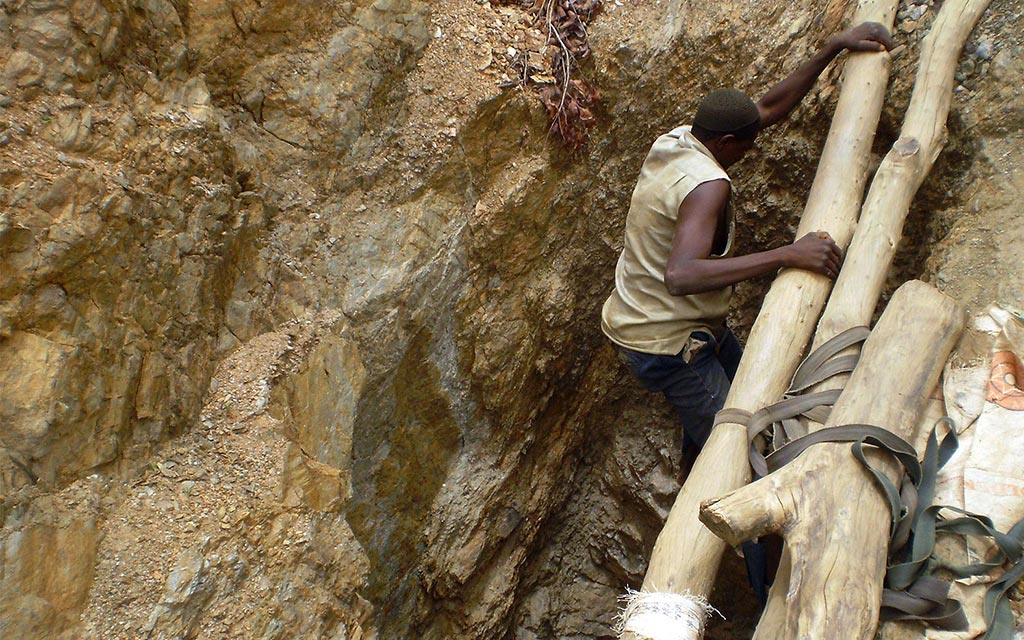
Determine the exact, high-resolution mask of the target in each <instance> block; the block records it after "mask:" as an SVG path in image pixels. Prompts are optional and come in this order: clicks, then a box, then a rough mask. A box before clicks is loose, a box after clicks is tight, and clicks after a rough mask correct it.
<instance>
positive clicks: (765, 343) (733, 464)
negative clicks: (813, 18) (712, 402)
mask: <svg viewBox="0 0 1024 640" xmlns="http://www.w3.org/2000/svg"><path fill="white" fill-rule="evenodd" d="M896 6H897V2H896V0H861V2H860V3H859V5H858V10H857V12H856V15H855V17H854V22H855V23H859V22H864V21H874V22H880V23H882V24H884V25H886V26H889V27H891V25H892V22H893V18H894V17H895V14H896ZM848 56H849V57H848V59H847V62H846V67H845V69H844V80H843V89H842V91H841V93H840V97H839V103H838V105H837V107H836V113H835V116H834V117H833V120H832V126H831V128H830V129H829V135H828V139H827V141H826V143H825V148H824V150H823V152H822V158H821V161H820V162H819V165H818V172H817V174H816V176H815V180H814V183H813V185H812V187H811V192H810V194H809V195H808V201H807V205H806V207H805V209H804V212H803V215H802V217H801V223H800V227H799V229H798V230H797V237H801V236H802V235H804V234H805V233H808V232H811V231H817V230H827V231H828V232H829V233H830V234H831V235H832V237H833V238H834V239H835V241H836V243H837V244H839V246H840V247H844V248H845V247H846V246H847V245H848V244H849V242H850V237H851V235H852V233H853V228H854V225H855V224H856V219H857V213H858V211H859V209H860V203H861V194H862V193H863V190H864V185H865V183H866V181H867V170H868V161H869V158H870V149H871V142H872V140H873V139H874V135H875V128H876V126H877V124H878V118H879V115H880V113H881V108H882V102H883V99H884V97H885V89H886V85H887V84H888V78H889V69H890V65H891V61H890V58H889V54H888V53H886V52H864V53H850V54H848ZM831 284H832V283H831V281H830V280H829V279H828V278H826V277H824V276H820V275H817V274H813V273H810V272H807V271H800V270H795V269H786V270H783V271H782V272H781V273H780V275H779V277H778V278H776V280H775V282H774V283H773V285H772V287H771V290H770V291H769V292H768V295H767V296H766V297H765V302H764V304H763V306H762V308H761V312H760V313H759V315H758V318H757V321H756V322H755V324H754V327H753V329H752V331H751V334H750V337H749V338H748V340H747V346H746V350H745V353H744V355H743V359H742V361H741V363H740V366H739V370H738V371H737V373H736V377H735V379H734V381H733V384H732V390H731V391H730V393H729V396H728V398H727V399H726V403H725V406H726V407H732V408H738V409H745V410H747V411H755V410H757V409H760V408H761V407H763V406H765V405H767V404H769V403H771V402H774V401H775V400H777V399H778V398H779V397H780V396H781V394H782V392H783V391H784V390H785V388H786V384H787V382H788V381H789V379H790V378H791V377H792V375H793V372H794V371H795V369H796V367H797V365H798V364H799V360H800V357H801V356H802V354H803V352H804V349H805V348H806V346H807V343H808V342H809V341H810V338H811V333H812V331H813V329H814V325H815V323H816V322H817V319H818V315H819V313H820V312H821V309H822V308H823V307H824V305H825V300H826V298H827V296H828V292H829V290H830V289H831ZM746 451H747V441H746V429H745V428H744V427H743V426H742V425H738V424H722V425H719V426H717V427H716V428H715V429H714V431H713V432H712V434H711V437H710V439H709V440H708V442H707V443H706V444H705V446H704V449H703V451H702V452H701V454H700V456H699V457H698V459H697V461H696V462H695V464H694V467H693V469H692V471H691V472H690V475H689V477H688V478H687V480H686V483H685V484H684V485H683V488H682V489H681V490H680V492H679V495H678V496H677V497H676V501H675V503H674V505H673V507H672V510H671V512H670V514H669V517H668V520H667V522H666V523H665V527H664V528H663V530H662V532H661V534H660V535H659V536H658V540H657V542H656V544H655V547H654V551H653V552H652V555H651V561H650V565H649V567H648V570H647V574H646V575H645V577H644V582H643V587H642V590H643V591H645V592H668V593H676V594H692V595H694V596H696V597H698V598H701V597H707V595H708V593H710V591H711V588H712V586H714V580H715V577H716V576H717V574H718V566H719V563H720V561H721V558H722V553H723V551H724V550H725V545H724V544H723V543H722V541H721V540H719V539H718V538H716V537H715V536H714V535H712V534H711V533H710V532H709V531H707V529H705V528H704V526H703V525H702V524H701V523H700V522H699V521H698V519H697V511H698V508H699V506H700V504H701V502H703V501H704V500H707V499H710V498H713V497H717V496H720V495H722V494H724V493H725V492H727V491H730V490H732V489H735V488H736V487H740V486H742V485H743V484H745V483H747V482H749V480H750V469H749V465H748V464H747V459H746ZM694 611H699V610H698V609H694ZM694 615H695V616H697V617H699V618H700V619H699V620H698V619H694V620H693V621H692V622H693V624H692V625H688V626H692V627H693V628H694V629H695V631H694V632H693V634H692V636H691V637H692V638H700V637H702V636H703V628H704V623H705V619H704V618H702V617H700V615H701V614H699V613H695V614H694ZM621 637H622V638H623V640H633V639H644V638H650V639H651V640H658V639H657V638H656V637H654V636H649V635H642V634H637V633H635V632H633V631H630V630H629V627H628V625H627V627H626V631H625V632H623V634H622V635H621ZM677 637H678V636H677Z"/></svg>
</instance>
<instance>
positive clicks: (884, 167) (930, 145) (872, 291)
mask: <svg viewBox="0 0 1024 640" xmlns="http://www.w3.org/2000/svg"><path fill="white" fill-rule="evenodd" d="M990 1H991V0H947V2H945V4H943V5H942V9H941V10H940V11H939V14H938V17H937V18H936V20H935V23H934V24H933V25H932V28H931V31H929V32H928V35H927V36H925V38H924V42H923V44H922V46H921V63H920V66H919V68H918V72H917V78H916V80H915V82H914V91H913V94H912V95H911V98H910V105H909V106H908V107H907V113H906V116H905V117H904V120H903V128H902V129H901V131H900V137H899V139H898V140H897V141H896V142H895V144H893V146H892V149H891V150H890V151H889V153H888V154H886V156H885V158H884V159H883V160H882V163H881V165H879V167H878V171H877V172H876V173H875V178H874V180H872V182H871V188H870V190H869V191H868V195H867V198H866V199H865V201H864V208H863V210H862V211H861V215H860V222H859V223H858V224H857V229H856V232H855V233H854V236H853V242H852V243H851V244H850V249H849V251H847V255H846V260H845V262H844V264H843V268H842V271H841V272H840V274H839V278H838V279H837V280H836V284H835V287H834V288H833V293H832V296H831V297H830V298H829V301H828V305H827V306H826V307H825V312H824V313H823V314H822V317H821V322H820V323H819V324H818V330H817V333H816V334H815V336H814V343H813V348H816V347H818V346H820V345H822V344H824V343H825V342H827V341H828V340H830V339H831V338H833V337H835V336H837V335H839V334H840V333H842V332H843V331H845V330H846V329H848V328H850V327H855V326H858V325H867V324H870V322H871V317H872V314H873V313H874V310H875V307H876V306H877V304H878V298H879V296H880V295H881V292H882V287H883V286H884V285H885V279H886V276H887V275H888V273H889V267H890V265H891V264H892V260H893V256H894V255H895V253H896V248H897V246H898V245H899V241H900V237H901V236H902V235H903V224H904V222H905V221H906V219H907V213H908V212H909V211H910V202H911V200H912V199H913V197H914V195H915V194H916V193H917V190H918V188H919V187H920V186H921V183H922V182H924V179H925V178H926V177H927V176H928V173H929V172H930V171H931V168H932V165H933V164H934V163H935V159H936V158H937V157H938V155H939V153H940V152H941V151H942V148H943V146H944V145H945V142H946V118H947V116H948V115H949V105H950V101H951V100H952V98H953V84H954V82H955V72H956V65H957V61H958V60H959V58H960V52H961V50H962V49H963V46H964V43H965V42H966V41H967V37H968V36H969V35H970V33H971V31H972V30H973V29H974V26H975V24H977V22H978V19H979V18H980V17H981V14H982V13H984V11H985V9H986V8H987V7H988V5H989V3H990Z"/></svg>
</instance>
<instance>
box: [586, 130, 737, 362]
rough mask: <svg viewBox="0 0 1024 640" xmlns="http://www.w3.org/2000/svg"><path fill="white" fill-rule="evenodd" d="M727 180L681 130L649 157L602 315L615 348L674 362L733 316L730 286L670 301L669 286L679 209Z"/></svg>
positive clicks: (731, 231) (731, 223)
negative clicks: (694, 337)
mask: <svg viewBox="0 0 1024 640" xmlns="http://www.w3.org/2000/svg"><path fill="white" fill-rule="evenodd" d="M711 180H729V176H728V175H727V174H726V173H725V170H724V169H722V167H721V166H720V165H719V164H718V162H717V161H716V160H715V159H714V157H713V156H712V155H711V152H710V151H708V150H707V148H706V147H705V146H704V145H703V144H701V143H700V141H699V140H697V138H695V137H694V136H693V134H691V133H690V127H688V126H686V127H679V128H677V129H673V130H672V131H670V132H669V133H666V134H665V135H663V136H661V137H660V138H658V139H657V140H656V141H655V143H654V145H653V146H652V147H651V150H650V152H649V153H648V154H647V159H646V160H644V164H643V167H642V168H641V169H640V178H639V179H638V180H637V184H636V188H635V189H633V198H632V200H631V201H630V204H629V213H628V214H627V216H626V240H625V244H624V246H623V249H622V255H620V256H619V262H618V264H616V266H615V291H613V292H612V294H611V296H609V297H608V300H606V301H605V303H604V308H603V309H602V311H601V329H602V331H604V333H605V335H607V336H608V338H609V339H611V340H612V342H614V343H616V344H618V345H621V346H623V347H626V348H628V349H633V350H634V351H642V352H645V353H657V354H668V355H674V354H677V353H679V352H681V351H682V350H683V347H684V346H685V345H686V341H687V339H688V338H689V337H690V334H691V333H693V332H694V331H699V330H703V331H707V332H709V333H710V332H712V331H714V330H717V329H718V327H720V326H721V325H722V322H724V320H725V316H726V314H727V313H728V312H729V300H730V299H731V297H732V292H733V287H732V286H728V287H723V288H721V289H717V290H714V291H705V292H703V293H697V294H692V295H687V296H673V295H671V294H669V292H668V288H667V287H666V286H665V266H666V265H667V264H668V256H669V253H671V251H672V237H673V235H674V234H675V229H676V220H677V219H678V217H679V205H680V204H681V203H682V201H683V199H684V198H685V197H686V196H687V195H689V193H690V192H691V191H693V189H694V188H696V187H697V186H698V185H700V184H702V183H704V182H708V181H711ZM726 220H727V224H728V237H727V240H726V246H725V250H724V251H723V252H722V253H721V254H720V255H712V256H711V257H713V258H722V257H728V256H731V255H732V252H733V236H734V235H735V220H734V218H733V212H732V200H731V198H730V202H729V204H728V205H727V207H726Z"/></svg>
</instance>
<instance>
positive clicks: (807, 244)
mask: <svg viewBox="0 0 1024 640" xmlns="http://www.w3.org/2000/svg"><path fill="white" fill-rule="evenodd" d="M786 249H787V251H786V254H787V255H786V261H785V262H786V266H787V267H794V268H796V269H805V270H807V271H813V272H815V273H820V274H821V275H823V276H828V277H829V278H832V279H835V277H836V276H838V275H839V268H840V267H841V266H843V252H842V250H841V249H840V248H839V245H837V244H836V241H835V240H833V239H832V236H830V235H829V234H828V233H827V232H825V231H813V232H811V233H808V234H807V235H805V236H804V237H802V238H800V239H799V240H797V241H796V242H794V243H793V244H791V245H789V246H788V247H786Z"/></svg>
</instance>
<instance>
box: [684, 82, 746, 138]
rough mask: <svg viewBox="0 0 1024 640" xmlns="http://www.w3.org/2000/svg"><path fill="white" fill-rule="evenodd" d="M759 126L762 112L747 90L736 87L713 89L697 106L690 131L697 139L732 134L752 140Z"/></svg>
mask: <svg viewBox="0 0 1024 640" xmlns="http://www.w3.org/2000/svg"><path fill="white" fill-rule="evenodd" d="M760 128H761V113H760V112H759V111H758V110H757V105H756V104H755V103H754V101H753V100H751V99H750V97H749V96H747V94H745V93H743V92H742V91H739V90H737V89H716V90H715V91H712V92H711V93H709V94H708V95H706V96H705V97H704V99H703V100H701V102H700V105H699V106H698V107H697V113H696V114H695V115H694V117H693V128H692V132H693V134H694V135H695V136H697V137H698V138H699V139H714V138H717V137H719V136H722V135H726V134H732V135H734V136H736V137H737V138H739V139H741V140H752V139H753V138H754V137H755V136H757V132H758V130H759V129H760Z"/></svg>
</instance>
